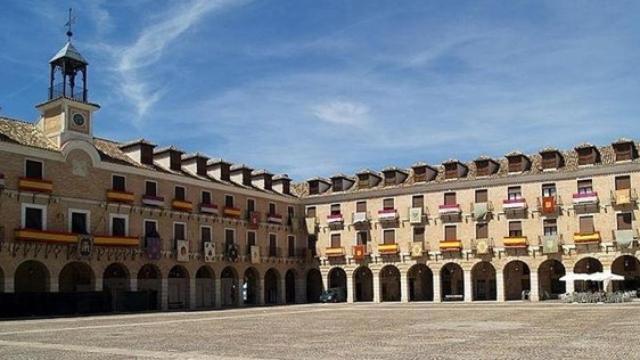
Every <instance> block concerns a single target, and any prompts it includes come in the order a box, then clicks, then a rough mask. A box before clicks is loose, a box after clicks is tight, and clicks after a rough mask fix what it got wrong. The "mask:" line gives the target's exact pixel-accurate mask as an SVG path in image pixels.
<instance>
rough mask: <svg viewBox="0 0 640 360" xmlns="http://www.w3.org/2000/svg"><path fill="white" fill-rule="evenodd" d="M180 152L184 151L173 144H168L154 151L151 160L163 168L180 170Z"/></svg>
mask: <svg viewBox="0 0 640 360" xmlns="http://www.w3.org/2000/svg"><path fill="white" fill-rule="evenodd" d="M182 154H184V152H182V151H180V150H178V149H177V148H175V147H173V146H168V147H164V148H160V149H157V150H156V151H154V152H153V161H155V162H157V163H158V165H160V166H161V167H163V168H165V169H169V170H173V171H182Z"/></svg>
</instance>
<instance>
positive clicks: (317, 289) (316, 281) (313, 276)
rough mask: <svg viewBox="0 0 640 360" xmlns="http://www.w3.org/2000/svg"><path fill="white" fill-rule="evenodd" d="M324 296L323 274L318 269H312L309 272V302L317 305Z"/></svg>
mask: <svg viewBox="0 0 640 360" xmlns="http://www.w3.org/2000/svg"><path fill="white" fill-rule="evenodd" d="M321 294H322V274H321V273H320V270H318V269H311V270H309V272H307V302H308V303H316V302H319V301H320V295H321Z"/></svg>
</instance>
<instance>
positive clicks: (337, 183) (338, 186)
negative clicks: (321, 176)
mask: <svg viewBox="0 0 640 360" xmlns="http://www.w3.org/2000/svg"><path fill="white" fill-rule="evenodd" d="M342 190H343V186H342V179H335V180H333V191H342Z"/></svg>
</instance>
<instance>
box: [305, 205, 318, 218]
mask: <svg viewBox="0 0 640 360" xmlns="http://www.w3.org/2000/svg"><path fill="white" fill-rule="evenodd" d="M307 217H310V218H312V217H316V207H315V206H309V207H308V208H307Z"/></svg>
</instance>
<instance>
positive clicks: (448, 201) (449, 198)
mask: <svg viewBox="0 0 640 360" xmlns="http://www.w3.org/2000/svg"><path fill="white" fill-rule="evenodd" d="M444 204H445V205H457V204H458V203H457V202H456V193H445V194H444Z"/></svg>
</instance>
